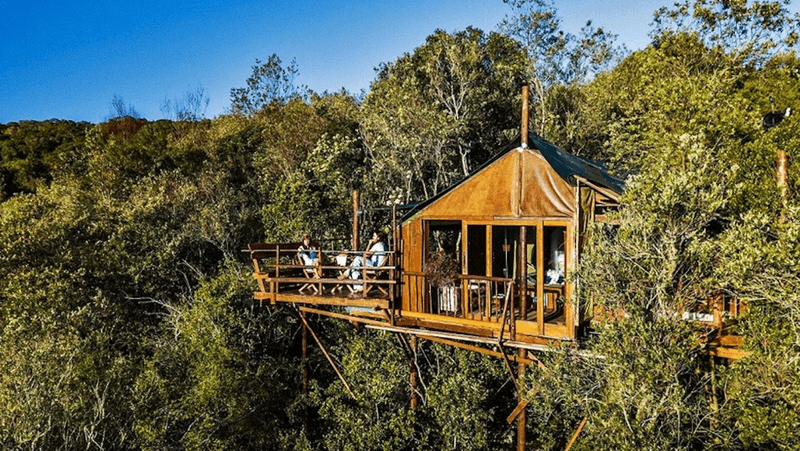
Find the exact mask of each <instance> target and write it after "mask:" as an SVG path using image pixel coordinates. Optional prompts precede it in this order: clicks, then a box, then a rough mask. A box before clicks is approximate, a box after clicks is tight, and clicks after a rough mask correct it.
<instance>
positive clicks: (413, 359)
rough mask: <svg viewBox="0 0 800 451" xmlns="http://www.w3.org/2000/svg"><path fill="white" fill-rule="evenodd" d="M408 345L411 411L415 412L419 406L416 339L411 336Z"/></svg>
mask: <svg viewBox="0 0 800 451" xmlns="http://www.w3.org/2000/svg"><path fill="white" fill-rule="evenodd" d="M409 342H410V343H409V345H410V347H411V352H410V356H411V358H410V362H409V366H410V367H411V375H410V380H409V382H410V383H411V410H416V409H417V405H419V396H418V395H417V385H418V382H419V381H418V380H417V337H415V336H413V335H412V336H411V339H410V340H409Z"/></svg>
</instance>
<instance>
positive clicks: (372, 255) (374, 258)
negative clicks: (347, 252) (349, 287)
mask: <svg viewBox="0 0 800 451" xmlns="http://www.w3.org/2000/svg"><path fill="white" fill-rule="evenodd" d="M385 239H386V235H385V234H384V233H383V232H381V231H377V232H375V233H373V234H372V239H371V240H369V243H367V252H365V253H364V258H365V259H366V262H363V261H362V258H361V256H358V257H356V258H354V259H353V262H352V263H350V268H349V269H348V270H347V271H345V272H343V273H342V274H341V275H340V276H339V278H340V279H344V278H346V277H350V278H352V279H360V278H361V271H359V270H358V268H359V267H361V266H369V267H376V266H381V265H383V262H384V261H385V260H386V254H385V252H386V244H385V243H384V240H385Z"/></svg>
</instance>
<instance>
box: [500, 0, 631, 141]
mask: <svg viewBox="0 0 800 451" xmlns="http://www.w3.org/2000/svg"><path fill="white" fill-rule="evenodd" d="M504 1H505V3H508V4H510V5H511V8H512V14H511V15H510V16H506V18H505V19H503V21H502V22H501V23H500V25H499V28H500V30H501V31H502V32H503V33H505V34H506V35H508V36H510V37H512V38H515V39H517V40H519V42H521V43H522V45H523V47H524V48H525V50H526V51H527V54H528V67H527V68H526V74H525V75H526V78H527V80H528V82H529V83H530V84H531V85H532V89H531V97H532V98H533V107H534V110H533V113H534V117H535V118H536V119H535V121H533V124H534V126H533V128H532V130H533V131H534V132H535V133H537V134H539V135H541V136H543V137H546V138H547V137H548V136H549V134H550V133H553V131H554V128H556V127H553V125H555V124H553V123H552V122H553V119H554V116H555V115H556V111H557V109H558V105H552V100H551V99H549V96H550V94H549V93H550V92H551V90H552V89H553V88H555V87H557V86H559V85H560V86H563V87H574V86H577V85H581V84H583V83H585V82H587V81H589V80H591V79H592V78H593V77H594V76H596V75H597V74H599V73H601V72H602V71H605V70H608V69H610V68H612V67H613V66H614V65H616V64H617V63H618V62H619V61H620V60H621V59H622V57H623V56H624V55H625V54H626V53H627V50H626V49H625V47H624V46H621V47H617V46H616V45H615V40H616V38H617V36H616V35H614V34H610V33H607V32H606V31H604V30H603V29H602V28H597V29H596V28H594V27H593V26H592V22H591V21H587V23H586V25H585V26H584V27H583V28H582V29H581V32H580V35H578V36H576V35H573V34H571V33H566V32H564V31H563V30H562V29H561V19H560V18H559V17H558V11H557V9H556V7H555V4H554V3H553V2H552V1H548V0H504ZM556 99H558V97H556ZM549 100H550V102H548V101H549ZM562 109H563V108H562ZM562 117H563V116H562Z"/></svg>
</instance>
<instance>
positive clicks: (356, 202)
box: [352, 189, 361, 251]
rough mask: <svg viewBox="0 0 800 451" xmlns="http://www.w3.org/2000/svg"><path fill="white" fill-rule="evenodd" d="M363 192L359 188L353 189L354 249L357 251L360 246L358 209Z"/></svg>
mask: <svg viewBox="0 0 800 451" xmlns="http://www.w3.org/2000/svg"><path fill="white" fill-rule="evenodd" d="M360 203H361V194H360V193H359V192H358V190H357V189H356V190H353V242H352V245H353V250H355V251H357V250H358V248H359V243H358V232H359V225H358V210H359V208H361V205H360Z"/></svg>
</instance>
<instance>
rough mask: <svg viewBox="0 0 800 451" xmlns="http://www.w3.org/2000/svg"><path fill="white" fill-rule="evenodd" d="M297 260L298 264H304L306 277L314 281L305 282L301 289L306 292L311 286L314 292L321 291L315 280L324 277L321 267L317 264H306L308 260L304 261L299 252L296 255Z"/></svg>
mask: <svg viewBox="0 0 800 451" xmlns="http://www.w3.org/2000/svg"><path fill="white" fill-rule="evenodd" d="M295 262H296V264H297V265H300V266H302V270H303V274H304V275H305V276H306V279H309V280H312V281H314V282H308V283H306V284H303V286H301V287H300V291H301V292H304V291H305V290H307V289H309V288H310V289H312V290H314V293H319V288H317V285H316V283H315V282H316V280H317V279H320V278H321V277H322V276H321V274H320V269H319V268H318V267H317V266H316V265H314V266H309V265H306V262H305V261H303V258H302V257H301V256H300V255H299V254H298V255H297V256H296V257H295Z"/></svg>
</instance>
